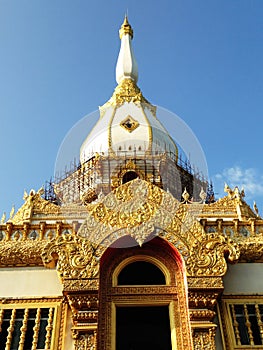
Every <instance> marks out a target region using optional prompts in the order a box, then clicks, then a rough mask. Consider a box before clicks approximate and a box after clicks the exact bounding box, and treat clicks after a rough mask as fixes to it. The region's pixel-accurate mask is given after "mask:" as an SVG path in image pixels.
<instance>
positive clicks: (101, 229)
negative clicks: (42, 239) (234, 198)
mask: <svg viewBox="0 0 263 350" xmlns="http://www.w3.org/2000/svg"><path fill="white" fill-rule="evenodd" d="M87 210H88V213H87V218H86V220H85V222H84V223H83V224H82V226H81V227H80V229H79V231H78V233H77V235H70V234H67V235H62V236H60V237H58V238H55V239H53V240H51V241H50V242H49V243H48V244H47V245H46V247H45V248H44V251H43V255H42V258H43V262H44V264H45V265H46V266H52V264H53V265H54V260H56V259H57V260H58V263H57V270H58V272H59V274H60V276H61V277H62V278H96V277H97V276H98V272H99V262H100V258H101V256H102V254H103V253H104V251H105V250H106V249H107V248H108V247H109V246H110V245H112V244H113V243H114V242H115V241H116V240H118V239H119V238H121V237H124V236H127V235H129V236H131V237H133V238H134V239H135V240H136V241H137V243H138V244H139V245H140V246H141V245H142V244H143V243H144V242H145V241H146V240H147V239H149V236H150V235H151V237H152V235H153V237H154V236H157V235H158V236H160V237H161V238H163V239H165V240H166V241H168V242H169V243H171V244H172V245H173V246H174V247H175V248H176V249H177V250H178V251H179V252H180V254H181V255H182V257H183V259H184V261H185V266H186V273H187V275H188V276H196V277H197V276H198V277H201V276H207V277H209V276H223V275H224V274H225V273H226V270H227V263H226V260H225V258H227V259H228V261H230V262H234V261H235V260H237V259H238V258H239V254H240V252H239V249H238V246H237V245H236V244H235V243H233V242H232V241H231V240H230V238H229V237H226V236H225V235H223V234H221V233H206V232H205V231H204V229H203V227H202V225H201V224H200V223H199V221H198V220H197V219H196V218H195V217H194V216H193V214H192V213H190V212H189V210H188V206H187V204H184V203H180V202H179V201H178V200H176V199H175V198H174V197H173V196H172V195H171V194H170V193H167V192H165V191H163V190H162V189H160V188H159V187H157V186H154V185H152V184H151V183H148V182H146V181H144V180H140V179H135V180H133V181H130V182H128V183H126V184H124V185H122V186H120V187H118V188H117V189H115V190H114V191H112V192H111V193H109V194H108V195H107V196H105V197H104V198H102V200H101V201H99V202H98V203H96V204H92V205H88V206H87Z"/></svg>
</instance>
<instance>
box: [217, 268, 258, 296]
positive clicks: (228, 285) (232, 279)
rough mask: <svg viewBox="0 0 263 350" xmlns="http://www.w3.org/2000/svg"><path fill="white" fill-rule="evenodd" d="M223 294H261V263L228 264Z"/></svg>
mask: <svg viewBox="0 0 263 350" xmlns="http://www.w3.org/2000/svg"><path fill="white" fill-rule="evenodd" d="M224 286H225V289H224V294H263V264H261V263H239V264H237V265H228V270H227V273H226V275H225V277H224Z"/></svg>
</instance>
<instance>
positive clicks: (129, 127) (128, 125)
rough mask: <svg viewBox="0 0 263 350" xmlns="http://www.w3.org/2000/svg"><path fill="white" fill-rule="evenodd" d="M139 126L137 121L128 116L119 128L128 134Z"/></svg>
mask: <svg viewBox="0 0 263 350" xmlns="http://www.w3.org/2000/svg"><path fill="white" fill-rule="evenodd" d="M139 125H140V124H139V123H138V122H137V120H135V119H133V117H132V116H131V115H128V116H127V117H126V118H125V119H124V120H123V121H122V122H121V123H120V126H121V127H122V128H123V129H125V130H126V131H128V132H130V133H131V132H133V131H134V130H135V129H137V128H138V126H139Z"/></svg>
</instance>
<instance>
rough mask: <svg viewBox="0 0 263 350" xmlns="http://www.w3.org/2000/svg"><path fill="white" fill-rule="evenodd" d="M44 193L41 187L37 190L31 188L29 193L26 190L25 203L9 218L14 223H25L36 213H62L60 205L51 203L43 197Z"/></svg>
mask: <svg viewBox="0 0 263 350" xmlns="http://www.w3.org/2000/svg"><path fill="white" fill-rule="evenodd" d="M43 193H44V190H43V188H41V189H39V190H38V191H37V192H35V191H34V190H31V191H30V192H29V193H27V192H26V191H25V192H24V197H23V199H24V201H25V203H24V204H23V205H22V207H21V208H20V209H19V210H18V211H17V213H16V214H15V215H14V216H13V217H12V218H11V219H10V220H9V222H12V223H13V224H16V225H17V224H23V223H24V222H25V221H30V219H31V218H32V216H33V215H34V214H36V213H41V214H47V215H50V214H57V215H58V214H60V212H61V210H60V207H59V206H57V205H55V204H52V203H50V202H49V201H47V200H45V199H43V198H42V197H41V195H42V194H43Z"/></svg>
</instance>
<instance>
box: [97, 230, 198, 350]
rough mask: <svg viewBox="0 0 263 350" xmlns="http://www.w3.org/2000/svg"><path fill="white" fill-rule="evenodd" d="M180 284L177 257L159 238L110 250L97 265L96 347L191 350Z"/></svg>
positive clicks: (181, 277)
mask: <svg viewBox="0 0 263 350" xmlns="http://www.w3.org/2000/svg"><path fill="white" fill-rule="evenodd" d="M124 237H125V236H124ZM122 239H124V238H120V239H119V242H118V241H116V243H117V244H119V246H121V244H120V243H121V242H120V241H121V240H122ZM184 281H185V279H184V270H183V262H182V260H181V256H180V255H179V253H178V252H177V250H176V249H175V248H173V247H171V245H170V244H169V243H168V242H166V241H165V240H163V239H162V238H160V237H155V238H153V239H151V240H150V241H149V242H146V243H144V244H143V245H142V246H141V247H139V246H131V247H129V248H115V247H110V248H108V249H107V250H106V251H105V253H104V254H103V256H102V258H101V265H100V289H99V292H100V294H99V300H100V304H99V307H100V309H99V310H100V311H99V323H98V349H99V350H148V349H149V350H176V349H188V350H190V349H192V343H191V333H190V322H189V318H188V309H187V298H186V288H185V283H184Z"/></svg>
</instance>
